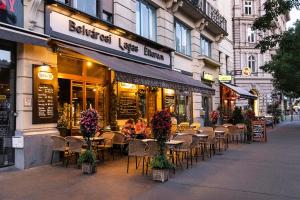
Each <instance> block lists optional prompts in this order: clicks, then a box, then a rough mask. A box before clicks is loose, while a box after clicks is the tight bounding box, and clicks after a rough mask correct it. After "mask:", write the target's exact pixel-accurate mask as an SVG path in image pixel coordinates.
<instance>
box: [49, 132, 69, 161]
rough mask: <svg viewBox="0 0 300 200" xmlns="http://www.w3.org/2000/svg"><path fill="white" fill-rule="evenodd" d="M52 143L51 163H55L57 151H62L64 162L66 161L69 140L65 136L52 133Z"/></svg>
mask: <svg viewBox="0 0 300 200" xmlns="http://www.w3.org/2000/svg"><path fill="white" fill-rule="evenodd" d="M50 138H51V144H52V155H51V165H52V163H53V157H54V154H55V152H59V153H62V154H63V155H64V156H63V164H64V162H65V158H66V157H65V156H66V155H65V154H66V151H67V140H66V139H65V138H64V137H61V136H56V135H52V136H51V137H50Z"/></svg>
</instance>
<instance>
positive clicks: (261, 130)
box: [252, 120, 267, 142]
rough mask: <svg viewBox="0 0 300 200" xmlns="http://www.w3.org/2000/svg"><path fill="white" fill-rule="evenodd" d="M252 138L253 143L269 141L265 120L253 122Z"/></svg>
mask: <svg viewBox="0 0 300 200" xmlns="http://www.w3.org/2000/svg"><path fill="white" fill-rule="evenodd" d="M252 137H253V141H263V142H266V141H267V134H266V121H265V120H256V121H252Z"/></svg>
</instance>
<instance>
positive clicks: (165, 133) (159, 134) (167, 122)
mask: <svg viewBox="0 0 300 200" xmlns="http://www.w3.org/2000/svg"><path fill="white" fill-rule="evenodd" d="M151 125H152V133H153V136H154V138H155V139H156V140H157V143H158V146H159V155H157V156H156V157H154V159H153V160H152V162H151V166H152V168H155V169H169V168H171V167H172V164H171V163H170V162H169V161H168V160H167V158H166V156H165V150H166V141H167V140H168V139H169V137H170V134H171V126H172V124H171V114H170V112H168V111H166V110H163V111H160V112H156V113H155V114H154V116H153V118H152V120H151Z"/></svg>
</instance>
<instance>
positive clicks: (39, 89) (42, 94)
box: [32, 65, 58, 124]
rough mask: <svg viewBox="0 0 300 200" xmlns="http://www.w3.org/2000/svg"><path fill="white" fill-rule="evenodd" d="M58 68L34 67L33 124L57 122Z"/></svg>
mask: <svg viewBox="0 0 300 200" xmlns="http://www.w3.org/2000/svg"><path fill="white" fill-rule="evenodd" d="M57 84H58V82H57V68H56V67H50V66H39V65H33V108H32V110H33V113H32V123H33V124H43V123H56V122H57V88H58V87H57Z"/></svg>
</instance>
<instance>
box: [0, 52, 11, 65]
mask: <svg viewBox="0 0 300 200" xmlns="http://www.w3.org/2000/svg"><path fill="white" fill-rule="evenodd" d="M9 64H11V51H7V50H3V49H0V65H9Z"/></svg>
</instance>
